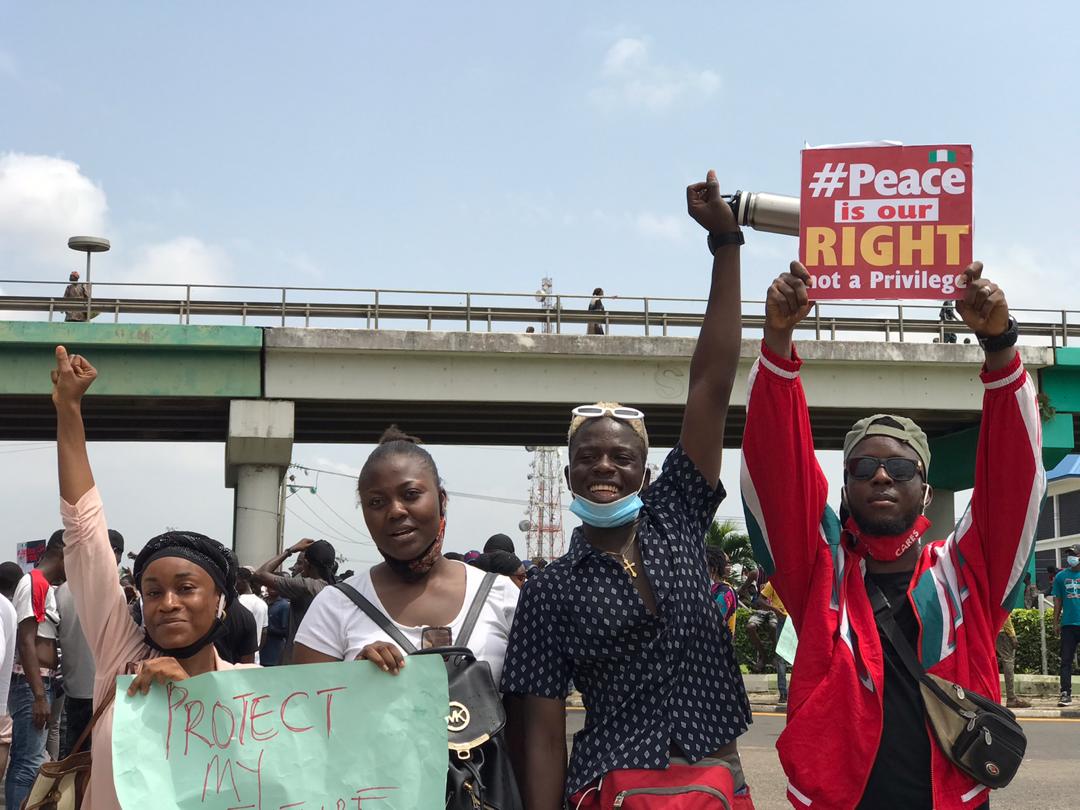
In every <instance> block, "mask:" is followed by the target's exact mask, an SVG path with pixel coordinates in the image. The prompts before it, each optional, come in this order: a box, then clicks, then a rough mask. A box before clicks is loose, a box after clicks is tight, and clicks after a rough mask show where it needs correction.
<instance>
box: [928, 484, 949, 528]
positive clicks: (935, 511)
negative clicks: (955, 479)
mask: <svg viewBox="0 0 1080 810" xmlns="http://www.w3.org/2000/svg"><path fill="white" fill-rule="evenodd" d="M955 496H956V493H955V492H954V491H953V490H951V489H945V488H944V487H935V488H934V500H932V501H931V502H930V505H929V506H928V507H926V517H927V518H928V519H929V520H930V522H931V523H932V524H933V525H932V526H931V528H930V536H929V537H928V538H927V539H928V540H931V541H933V540H944V539H945V538H946V537H948V536H949V535H950V534H952V530H953V527H954V526H955V525H956V506H955V504H954V502H955V500H956V498H955Z"/></svg>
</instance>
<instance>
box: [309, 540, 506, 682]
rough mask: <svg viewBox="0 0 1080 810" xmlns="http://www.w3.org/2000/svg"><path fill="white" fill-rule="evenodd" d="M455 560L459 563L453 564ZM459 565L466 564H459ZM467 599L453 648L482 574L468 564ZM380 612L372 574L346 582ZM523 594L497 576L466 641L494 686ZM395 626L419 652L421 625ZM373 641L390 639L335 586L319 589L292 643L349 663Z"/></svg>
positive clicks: (457, 622) (455, 628)
mask: <svg viewBox="0 0 1080 810" xmlns="http://www.w3.org/2000/svg"><path fill="white" fill-rule="evenodd" d="M455 562H457V561H455ZM457 564H458V565H465V564H464V563H462V562H457ZM465 572H466V573H465V601H464V602H463V603H462V606H461V611H460V612H459V613H458V615H457V616H456V617H455V618H454V621H453V622H451V623H450V632H451V635H452V636H453V637H452V639H451V643H452V644H457V641H458V635H459V634H460V632H461V625H462V624H464V622H465V616H466V614H467V613H468V612H469V606H470V605H472V602H473V598H474V597H475V596H476V592H477V591H478V590H479V589H480V583H481V582H482V581H483V579H484V572H483V571H481V570H480V569H479V568H475V567H474V566H471V565H465ZM345 582H346V583H347V584H348V585H351V586H352V587H354V588H356V590H358V591H359V592H360V593H361V594H362V595H363V596H365V597H367V599H368V600H369V601H370V602H371V603H372V604H373V605H375V607H377V608H378V609H379V610H381V611H382V612H383V613H386V614H387V615H388V616H389V613H388V612H387V610H386V608H385V607H384V606H383V603H382V601H381V600H380V599H379V595H378V594H377V593H376V592H375V588H374V586H372V584H371V573H370V571H364V572H363V573H361V574H357V575H356V576H353V577H349V579H347V580H345ZM520 593H521V591H520V590H519V589H518V587H517V585H515V584H514V582H513V580H511V579H510V578H509V577H497V578H496V580H495V582H494V584H493V585H492V586H491V593H489V594H488V598H487V601H486V603H485V604H484V607H483V608H482V609H481V611H480V616H479V618H478V619H477V621H476V627H475V628H473V632H472V636H471V637H470V638H469V649H470V650H472V651H473V655H475V656H476V658H477V660H479V661H487V662H488V665H489V666H490V667H491V674H492V676H493V677H494V678H495V683H496V684H497V683H499V678H500V677H501V676H502V667H503V659H504V658H506V644H507V642H508V641H509V639H510V625H511V624H513V622H514V611H515V610H517V602H518V595H519V594H520ZM394 625H395V626H396V627H397V629H398V630H400V631H401V632H402V634H403V635H404V636H405V638H407V639H408V640H409V641H410V642H412V644H413V646H414V647H416V648H417V649H419V648H420V634H421V631H422V630H423V628H422V627H410V626H408V625H404V624H400V623H398V622H394ZM376 641H391V639H390V638H389V637H388V636H387V635H386V634H385V633H384V632H383V631H382V630H381V629H380V628H379V626H378V625H377V624H375V622H373V621H372V620H371V619H369V618H368V617H367V614H365V613H363V612H362V611H361V610H360V609H359V608H358V607H357V606H356V605H354V604H353V603H352V601H351V600H350V599H349V597H347V596H346V595H345V594H343V593H342V592H341V591H339V590H338V589H337V588H334V587H329V588H323V590H322V591H321V592H320V593H319V595H318V596H316V597H315V600H314V601H313V602H312V603H311V607H310V608H308V611H307V615H306V616H304V621H303V623H302V624H301V625H300V629H299V630H297V631H296V643H297V644H303V645H304V646H305V647H310V648H311V649H313V650H315V651H317V652H321V653H323V654H324V655H331V656H333V657H334V658H340V659H342V660H343V661H352V660H354V659H355V658H356V656H357V655H359V654H360V650H362V649H363V648H364V647H366V646H367V645H368V644H371V643H373V642H376Z"/></svg>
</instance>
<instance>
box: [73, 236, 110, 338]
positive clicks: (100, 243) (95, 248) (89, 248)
mask: <svg viewBox="0 0 1080 810" xmlns="http://www.w3.org/2000/svg"><path fill="white" fill-rule="evenodd" d="M68 247H69V248H71V249H72V250H78V251H80V252H83V253H85V254H86V322H87V323H89V322H90V320H91V318H92V317H93V315H92V313H91V304H92V302H93V300H94V288H93V287H92V286H91V285H90V254H91V253H104V252H105V251H106V250H108V249H109V248H110V247H111V245H110V244H109V240H108V239H104V238H102V237H100V236H73V237H71V238H70V239H68Z"/></svg>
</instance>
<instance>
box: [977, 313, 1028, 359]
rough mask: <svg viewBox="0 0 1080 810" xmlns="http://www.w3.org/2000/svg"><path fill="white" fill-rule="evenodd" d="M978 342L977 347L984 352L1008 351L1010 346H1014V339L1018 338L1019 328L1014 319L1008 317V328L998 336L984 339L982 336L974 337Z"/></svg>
mask: <svg viewBox="0 0 1080 810" xmlns="http://www.w3.org/2000/svg"><path fill="white" fill-rule="evenodd" d="M975 337H976V338H977V339H978V341H979V345H980V346H982V347H983V351H984V352H1000V351H1001V350H1002V349H1008V348H1009V347H1010V346H1015V345H1016V339H1017V338H1018V337H1020V327H1019V326H1017V324H1016V319H1015V318H1014V317H1013V316H1012V315H1010V316H1009V327H1008V328H1007V329H1006V330H1005V331H1004V332H1002V333H1001V334H1000V335H994V336H993V337H984V336H983V335H978V334H977V335H975Z"/></svg>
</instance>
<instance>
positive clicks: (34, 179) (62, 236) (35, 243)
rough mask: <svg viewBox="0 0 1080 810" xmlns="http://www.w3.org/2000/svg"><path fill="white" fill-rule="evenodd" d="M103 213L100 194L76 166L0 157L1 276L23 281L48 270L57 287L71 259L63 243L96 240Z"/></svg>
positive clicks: (104, 205)
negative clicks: (84, 237) (75, 237)
mask: <svg viewBox="0 0 1080 810" xmlns="http://www.w3.org/2000/svg"><path fill="white" fill-rule="evenodd" d="M107 213H108V205H107V203H106V200H105V192H104V191H103V190H102V189H101V187H100V186H98V185H97V184H96V183H94V182H93V181H92V180H91V179H90V178H88V177H87V176H86V175H84V174H83V173H82V171H81V170H80V169H79V166H78V164H77V163H73V162H72V161H70V160H65V159H63V158H57V157H50V156H48V155H26V154H21V153H18V152H6V153H3V154H0V257H2V258H3V260H4V262H3V263H4V264H5V265H7V267H9V268H12V269H9V270H7V271H6V272H8V273H15V274H17V275H20V276H26V275H29V274H31V273H33V274H39V273H40V272H41V271H42V270H44V269H45V268H53V269H52V273H54V274H55V275H56V277H57V280H61V281H62V280H63V279H64V278H65V277H66V276H67V271H68V270H69V269H71V268H70V267H69V265H71V266H74V265H73V260H75V259H76V257H75V255H74V254H73V253H72V252H71V251H70V250H69V249H68V246H67V240H68V237H69V236H73V235H76V234H89V235H93V236H98V235H101V234H102V232H103V231H104V229H105V221H106V214H107ZM76 264H77V262H76Z"/></svg>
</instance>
